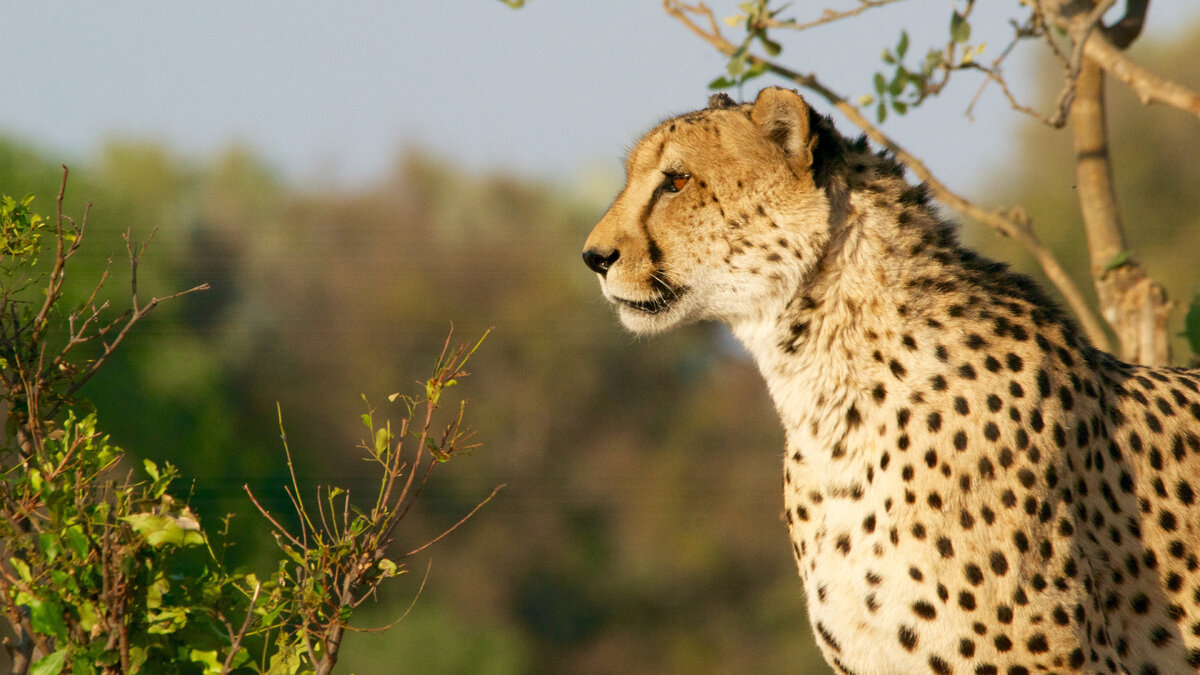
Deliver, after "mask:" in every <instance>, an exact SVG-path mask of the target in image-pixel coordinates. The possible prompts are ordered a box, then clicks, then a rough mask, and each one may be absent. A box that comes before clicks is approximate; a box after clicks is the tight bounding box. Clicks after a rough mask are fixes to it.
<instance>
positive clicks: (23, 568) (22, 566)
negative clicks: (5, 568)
mask: <svg viewBox="0 0 1200 675" xmlns="http://www.w3.org/2000/svg"><path fill="white" fill-rule="evenodd" d="M8 563H9V564H10V565H12V566H13V569H14V570H16V571H17V576H18V577H20V578H21V581H24V582H25V583H27V584H28V583H30V582H31V581H33V575H32V574H31V573H30V571H29V564H28V563H26V562H25V561H24V560H21V559H20V558H9V559H8Z"/></svg>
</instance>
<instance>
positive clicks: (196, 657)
mask: <svg viewBox="0 0 1200 675" xmlns="http://www.w3.org/2000/svg"><path fill="white" fill-rule="evenodd" d="M188 660H189V661H191V662H192V663H199V664H202V665H203V666H204V675H219V674H220V672H221V667H222V666H224V664H223V663H222V662H221V661H220V659H219V658H218V655H217V650H215V649H208V650H200V649H193V650H191V651H189V652H188Z"/></svg>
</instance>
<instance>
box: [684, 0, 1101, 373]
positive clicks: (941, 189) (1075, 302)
mask: <svg viewBox="0 0 1200 675" xmlns="http://www.w3.org/2000/svg"><path fill="white" fill-rule="evenodd" d="M663 8H664V10H665V11H666V12H667V13H668V14H670V15H671V16H673V17H675V18H676V19H677V20H679V21H680V22H681V23H682V24H683V25H684V26H686V27H687V28H688V29H689V30H691V31H692V32H693V33H695V34H696V35H698V36H699V37H701V38H702V39H704V40H705V41H706V42H708V43H709V44H710V45H712V46H713V47H714V48H716V49H717V50H718V51H720V52H722V53H723V54H726V55H732V54H733V53H734V51H736V49H737V47H736V45H734V44H732V43H731V42H729V41H728V40H726V39H725V38H724V37H723V36H722V35H721V33H720V29H719V27H718V26H717V25H716V22H715V21H714V20H713V15H712V11H711V10H710V9H709V8H708V7H707V6H705V5H704V4H703V3H698V4H697V5H687V4H684V3H682V2H679V1H678V0H663ZM689 14H695V15H699V16H701V17H705V18H707V19H708V23H709V25H710V26H711V30H709V31H706V30H704V29H703V28H702V27H700V26H699V25H698V24H697V23H696V22H694V21H693V20H692V18H691V17H690V16H689ZM748 60H749V61H750V62H751V63H754V64H756V65H757V64H762V65H763V66H765V67H766V68H767V70H769V71H771V72H773V73H775V74H777V75H779V76H781V77H783V78H786V79H788V80H791V81H792V82H794V83H796V84H797V85H799V86H801V87H804V88H805V89H808V90H810V91H812V92H814V93H816V94H817V95H818V96H820V97H821V98H823V99H825V100H826V101H828V102H829V103H830V104H831V105H833V106H834V107H836V108H837V109H838V110H839V111H841V112H842V114H844V115H845V116H846V117H847V118H848V119H849V120H850V121H851V122H852V123H853V124H854V125H855V126H857V127H858V128H859V129H862V131H863V133H865V134H866V135H867V136H868V137H870V138H871V140H873V141H875V142H876V143H878V144H879V145H882V146H883V147H885V148H887V149H888V150H890V151H891V152H892V153H893V154H894V155H895V156H896V158H897V159H899V160H900V161H902V162H904V163H905V164H906V165H908V168H909V169H910V170H911V171H912V172H913V173H914V174H915V175H916V176H917V177H918V178H920V179H921V180H922V181H924V182H925V184H926V185H927V186H928V187H929V189H930V190H931V191H932V192H933V194H934V197H935V198H937V199H938V201H940V202H942V203H943V204H945V205H947V206H949V207H950V208H952V209H954V210H955V211H958V212H959V213H961V214H963V215H964V216H967V217H969V218H973V219H975V220H977V221H979V222H981V223H983V224H985V225H987V226H989V227H991V228H993V229H995V230H997V231H999V232H1000V233H1001V234H1003V235H1005V236H1008V237H1011V238H1012V239H1014V240H1015V241H1016V242H1017V243H1019V244H1021V246H1023V247H1024V248H1025V249H1026V250H1028V251H1029V252H1030V254H1031V255H1033V257H1034V259H1035V260H1037V262H1038V264H1039V265H1040V266H1041V268H1042V271H1043V272H1044V273H1045V274H1046V277H1047V278H1048V279H1049V280H1050V282H1051V283H1053V284H1054V285H1055V287H1056V288H1058V290H1059V292H1060V293H1062V296H1063V298H1064V299H1065V300H1066V302H1067V305H1068V306H1069V307H1070V308H1071V311H1072V312H1074V314H1075V316H1076V317H1078V319H1079V321H1080V324H1081V325H1082V326H1083V329H1084V332H1085V333H1087V336H1088V338H1089V339H1090V340H1091V341H1092V343H1093V344H1095V345H1096V346H1097V347H1099V348H1101V349H1104V350H1106V351H1109V350H1110V349H1109V346H1108V345H1109V341H1108V335H1107V334H1106V333H1105V332H1104V329H1103V327H1102V326H1101V324H1100V320H1099V319H1098V318H1097V317H1096V315H1095V314H1094V313H1093V312H1092V310H1091V307H1089V306H1088V303H1087V299H1086V297H1085V296H1084V295H1083V293H1082V292H1081V291H1080V290H1079V287H1078V286H1076V285H1075V282H1074V281H1073V280H1072V279H1071V277H1070V276H1069V275H1068V274H1067V273H1066V271H1065V270H1064V269H1063V268H1062V265H1061V264H1060V263H1059V262H1058V260H1057V258H1055V257H1054V254H1053V253H1052V252H1051V251H1050V249H1048V248H1047V247H1046V246H1045V245H1044V244H1042V243H1041V241H1040V240H1039V239H1038V238H1037V235H1036V234H1034V231H1033V228H1032V226H1031V223H1030V221H1029V219H1028V218H1027V217H1026V216H1025V215H1024V213H1023V211H1021V210H1020V209H1016V208H1014V209H1009V210H1007V211H1000V210H996V211H989V210H987V209H984V208H982V207H980V206H978V205H976V204H974V203H973V202H971V201H969V200H968V199H966V198H965V197H962V196H960V195H959V194H957V193H955V192H953V191H951V190H950V189H949V188H948V187H947V186H946V185H945V184H944V183H942V182H941V181H940V180H938V179H937V178H936V177H935V176H934V175H933V173H932V172H931V171H930V170H929V169H928V168H927V167H926V166H925V164H924V162H922V161H921V160H919V159H918V158H917V157H915V156H914V155H912V153H910V152H908V151H907V150H905V149H904V148H903V147H902V146H901V145H900V144H899V143H897V142H896V141H894V140H893V139H892V138H891V137H889V136H888V135H887V134H884V133H883V132H882V131H880V130H879V129H878V128H877V127H876V126H875V125H873V124H871V123H870V121H868V120H867V119H866V118H865V117H863V115H862V113H860V112H859V110H858V108H856V107H855V106H854V105H852V104H850V103H849V102H848V101H846V99H845V98H843V97H842V96H840V95H838V94H837V93H835V92H834V91H833V90H831V89H829V88H828V87H826V86H825V85H823V84H822V83H821V82H820V81H818V80H817V78H816V76H814V75H811V74H803V73H799V72H796V71H794V70H791V69H790V68H786V67H784V66H781V65H779V64H776V63H774V62H771V61H767V60H766V59H762V58H760V57H757V56H753V55H751V56H749V57H748Z"/></svg>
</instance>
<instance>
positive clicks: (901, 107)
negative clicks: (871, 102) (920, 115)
mask: <svg viewBox="0 0 1200 675" xmlns="http://www.w3.org/2000/svg"><path fill="white" fill-rule="evenodd" d="M892 110H895V111H896V114H897V115H903V114H905V113H907V112H908V104H907V103H905V102H904V101H892Z"/></svg>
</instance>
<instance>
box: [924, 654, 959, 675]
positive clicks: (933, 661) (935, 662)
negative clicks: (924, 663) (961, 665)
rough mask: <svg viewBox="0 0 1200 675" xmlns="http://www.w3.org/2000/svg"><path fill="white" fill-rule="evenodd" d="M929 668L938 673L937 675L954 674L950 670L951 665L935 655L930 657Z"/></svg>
mask: <svg viewBox="0 0 1200 675" xmlns="http://www.w3.org/2000/svg"><path fill="white" fill-rule="evenodd" d="M929 667H930V668H931V669H933V672H935V673H937V675H951V673H953V672H954V671H953V670H952V669H951V668H950V664H949V663H946V661H945V659H943V658H942V657H940V656H938V655H937V654H933V655H931V656H930V657H929Z"/></svg>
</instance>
